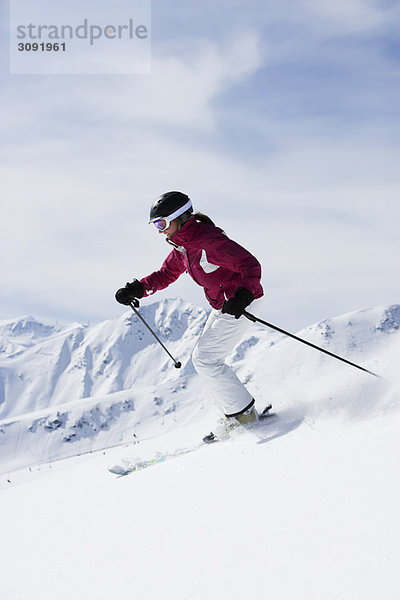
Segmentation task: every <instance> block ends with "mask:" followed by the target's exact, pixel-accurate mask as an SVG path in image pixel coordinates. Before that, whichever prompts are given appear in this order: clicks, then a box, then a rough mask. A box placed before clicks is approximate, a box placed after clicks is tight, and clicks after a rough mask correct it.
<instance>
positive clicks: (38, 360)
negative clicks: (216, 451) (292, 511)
mask: <svg viewBox="0 0 400 600" xmlns="http://www.w3.org/2000/svg"><path fill="white" fill-rule="evenodd" d="M140 311H141V314H142V315H143V317H144V318H145V319H146V320H147V322H148V323H149V324H150V326H151V327H152V328H153V329H154V330H156V331H157V332H158V334H159V335H160V338H161V340H162V341H163V343H164V344H165V345H166V346H167V347H168V348H169V350H170V351H171V353H172V354H173V355H174V356H175V357H177V358H178V359H179V360H180V361H181V362H182V368H181V369H175V368H174V366H173V363H172V361H171V359H170V358H169V357H168V356H167V354H166V353H165V352H164V350H163V349H162V348H161V347H160V345H159V344H157V342H156V341H155V340H154V338H153V337H152V335H151V334H150V332H149V331H148V330H147V329H146V328H145V326H144V325H143V324H142V323H141V321H140V320H139V319H138V317H137V316H136V315H135V314H134V313H133V312H132V311H131V310H129V311H126V312H124V313H123V314H122V315H121V317H119V318H117V319H112V320H109V321H105V322H103V323H100V324H97V325H94V326H91V327H89V326H83V325H80V324H72V325H70V326H64V327H58V326H55V327H52V326H49V325H45V324H42V323H39V322H38V321H36V320H35V319H34V318H32V317H23V318H21V319H16V320H12V321H2V322H0V375H1V379H0V401H1V403H0V417H1V421H0V459H1V460H0V463H1V465H2V466H1V471H2V472H4V471H8V470H10V469H16V468H21V467H24V466H27V465H30V464H34V463H40V462H43V461H44V462H46V461H49V460H55V459H57V458H62V457H68V456H74V455H77V454H82V453H85V452H89V451H93V450H98V449H101V448H105V447H110V446H114V445H118V444H121V443H123V442H131V441H132V438H133V435H135V436H136V437H137V438H143V437H146V436H149V435H151V436H154V435H157V433H163V432H165V431H166V430H169V429H171V428H172V429H173V428H175V427H177V426H181V424H182V422H183V421H185V420H186V419H194V418H199V414H200V413H201V414H205V413H207V414H209V415H210V416H209V420H210V427H211V426H212V422H213V420H214V419H215V418H216V417H217V415H216V412H215V409H214V408H213V405H212V403H211V402H210V400H209V398H208V393H207V390H205V389H204V388H203V387H202V385H201V382H200V381H199V378H198V377H197V375H196V373H195V372H194V369H193V365H192V363H191V358H190V356H191V352H192V349H193V347H194V345H195V343H196V340H197V339H198V336H199V335H200V332H201V330H202V327H203V325H204V322H205V319H206V317H207V314H206V311H204V309H202V308H199V307H196V306H193V305H190V304H188V303H185V302H183V301H182V300H162V301H160V302H156V303H152V304H148V305H144V306H142V307H141V308H140ZM399 326H400V306H398V305H395V306H389V307H380V308H376V309H371V310H360V311H357V312H354V313H351V314H347V315H342V316H339V317H336V318H332V319H326V320H324V321H322V322H320V323H317V324H315V325H312V326H310V327H308V328H306V329H304V330H303V331H301V332H299V334H298V335H299V336H300V337H303V338H304V339H307V340H309V341H311V342H313V343H315V344H317V345H320V346H323V347H324V348H326V349H328V350H330V351H332V352H335V353H338V354H339V355H341V356H344V357H345V358H348V359H350V360H352V361H354V362H356V363H359V364H361V365H363V366H365V367H367V368H368V369H371V370H373V371H377V372H378V373H380V374H382V375H383V376H385V375H387V374H390V373H393V368H394V367H395V365H396V364H397V362H398V357H399V356H400V331H399V329H400V327H399ZM229 362H230V363H231V364H233V365H234V367H235V369H237V371H238V373H239V376H240V377H241V378H242V380H243V381H245V382H247V384H248V387H249V389H250V391H251V392H252V393H253V395H254V397H255V398H256V399H257V404H258V406H259V408H262V407H263V406H264V405H265V404H266V403H269V402H272V403H273V405H274V407H275V408H279V410H280V411H284V412H286V413H287V415H289V414H290V415H292V417H293V419H298V418H305V417H306V416H313V417H316V416H318V415H320V414H323V413H329V414H331V415H332V414H336V415H339V414H342V413H345V414H347V415H348V416H351V417H354V418H360V417H361V416H362V415H367V414H371V412H373V411H377V410H381V409H383V408H384V407H386V406H387V405H390V404H391V402H392V400H391V399H390V397H389V396H388V395H387V394H382V392H381V388H382V381H381V380H379V379H375V378H373V377H371V376H369V375H366V374H365V373H362V372H360V371H357V370H356V369H354V368H352V367H348V366H346V365H344V364H343V363H339V362H338V361H336V360H335V359H333V358H330V357H328V356H326V355H323V354H321V353H319V352H317V351H316V350H314V349H310V348H308V347H306V346H304V345H302V344H300V343H299V342H295V341H293V340H291V339H289V338H287V337H285V336H282V335H280V334H277V333H275V332H273V331H271V330H269V329H267V328H265V327H263V326H260V325H255V324H250V323H249V334H248V337H247V338H246V339H245V340H244V341H243V342H242V343H241V344H240V345H239V346H238V347H237V348H236V349H235V351H234V352H233V353H232V355H231V357H230V359H229ZM204 409H206V410H204Z"/></svg>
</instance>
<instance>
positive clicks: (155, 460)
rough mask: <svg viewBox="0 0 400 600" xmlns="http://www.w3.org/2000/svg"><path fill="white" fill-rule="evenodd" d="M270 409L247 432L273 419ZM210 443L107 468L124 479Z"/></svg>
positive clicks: (124, 462) (264, 411)
mask: <svg viewBox="0 0 400 600" xmlns="http://www.w3.org/2000/svg"><path fill="white" fill-rule="evenodd" d="M271 409H272V405H271V404H269V405H268V406H266V407H265V408H264V410H263V411H262V412H261V413H260V414H259V421H258V423H255V424H254V425H253V426H252V427H251V428H249V429H248V431H253V430H257V429H258V428H259V427H262V425H263V423H264V421H266V420H267V419H268V418H271V417H273V416H274V413H271ZM235 430H242V431H243V432H244V431H246V430H247V429H245V428H243V427H240V426H238V427H237V428H235ZM231 433H232V432H231ZM206 437H207V436H206ZM230 437H231V436H230V435H227V436H226V437H224V438H223V439H222V438H215V439H213V440H210V441H212V443H217V442H223V441H226V440H229V439H230ZM210 441H208V442H206V441H204V438H203V441H202V442H200V443H199V444H196V445H195V446H191V447H186V448H180V449H178V450H173V451H171V452H157V453H156V454H155V455H154V456H153V457H151V458H149V459H145V460H143V459H141V458H135V459H133V460H122V461H121V463H119V464H116V465H114V466H112V467H109V468H108V471H109V472H110V473H112V474H113V475H117V477H125V476H126V475H129V474H130V473H135V472H137V471H142V470H143V469H147V468H148V467H152V466H154V465H158V464H160V463H163V462H166V461H169V460H171V459H173V458H178V457H179V456H184V455H185V454H190V453H191V452H196V451H197V450H200V448H203V447H204V446H207V445H208V444H210Z"/></svg>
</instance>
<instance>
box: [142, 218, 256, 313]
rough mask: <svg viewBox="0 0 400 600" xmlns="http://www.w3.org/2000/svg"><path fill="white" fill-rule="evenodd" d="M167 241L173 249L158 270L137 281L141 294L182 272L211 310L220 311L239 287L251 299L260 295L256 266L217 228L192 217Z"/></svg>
mask: <svg viewBox="0 0 400 600" xmlns="http://www.w3.org/2000/svg"><path fill="white" fill-rule="evenodd" d="M168 242H169V243H170V244H171V245H172V246H173V247H174V249H173V250H172V252H170V254H168V256H167V258H166V259H165V261H164V262H163V264H162V266H161V269H159V270H158V271H154V273H152V274H151V275H148V276H147V277H143V279H141V282H142V283H143V286H144V290H145V295H151V294H154V293H155V292H157V291H158V290H163V289H164V288H166V287H167V286H169V285H170V284H171V283H173V282H174V281H176V280H177V279H178V277H179V276H180V275H182V273H184V272H185V271H187V272H188V273H189V275H190V276H191V277H192V279H193V280H194V281H195V282H196V283H198V284H199V285H201V286H202V287H203V288H204V293H205V295H206V298H207V300H208V301H209V303H210V304H211V306H212V307H213V308H217V309H219V308H222V305H223V303H224V301H225V300H226V299H229V298H232V297H233V296H234V294H235V291H236V290H237V288H239V287H244V288H247V289H248V290H250V292H252V293H253V295H254V297H255V298H260V297H261V296H262V295H263V289H262V287H261V283H260V279H261V265H260V263H259V262H258V260H257V259H256V258H255V257H254V256H253V255H252V254H250V252H248V251H247V250H245V249H244V248H243V247H242V246H240V245H239V244H237V243H236V242H234V241H232V240H230V239H229V238H228V236H227V235H226V234H225V233H224V232H223V231H222V229H220V228H219V227H215V226H214V225H209V224H208V223H203V222H200V221H196V218H195V217H194V216H193V217H191V218H190V219H189V221H188V222H187V223H185V225H183V227H181V229H179V230H178V231H177V232H176V233H175V234H174V235H173V236H171V238H170V239H169V240H168Z"/></svg>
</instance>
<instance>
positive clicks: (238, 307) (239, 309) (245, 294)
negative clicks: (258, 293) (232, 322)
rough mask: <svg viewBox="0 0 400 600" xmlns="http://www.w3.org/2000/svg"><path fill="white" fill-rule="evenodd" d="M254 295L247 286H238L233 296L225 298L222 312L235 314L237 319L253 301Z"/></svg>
mask: <svg viewBox="0 0 400 600" xmlns="http://www.w3.org/2000/svg"><path fill="white" fill-rule="evenodd" d="M253 300H254V296H253V294H252V293H251V292H250V290H247V289H246V288H238V289H237V290H236V292H235V295H234V296H233V298H229V300H225V302H224V304H223V306H222V312H223V313H228V314H229V315H234V317H235V319H238V318H239V317H241V316H242V314H243V312H244V310H245V308H246V306H248V305H249V304H250V303H251V302H253Z"/></svg>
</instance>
